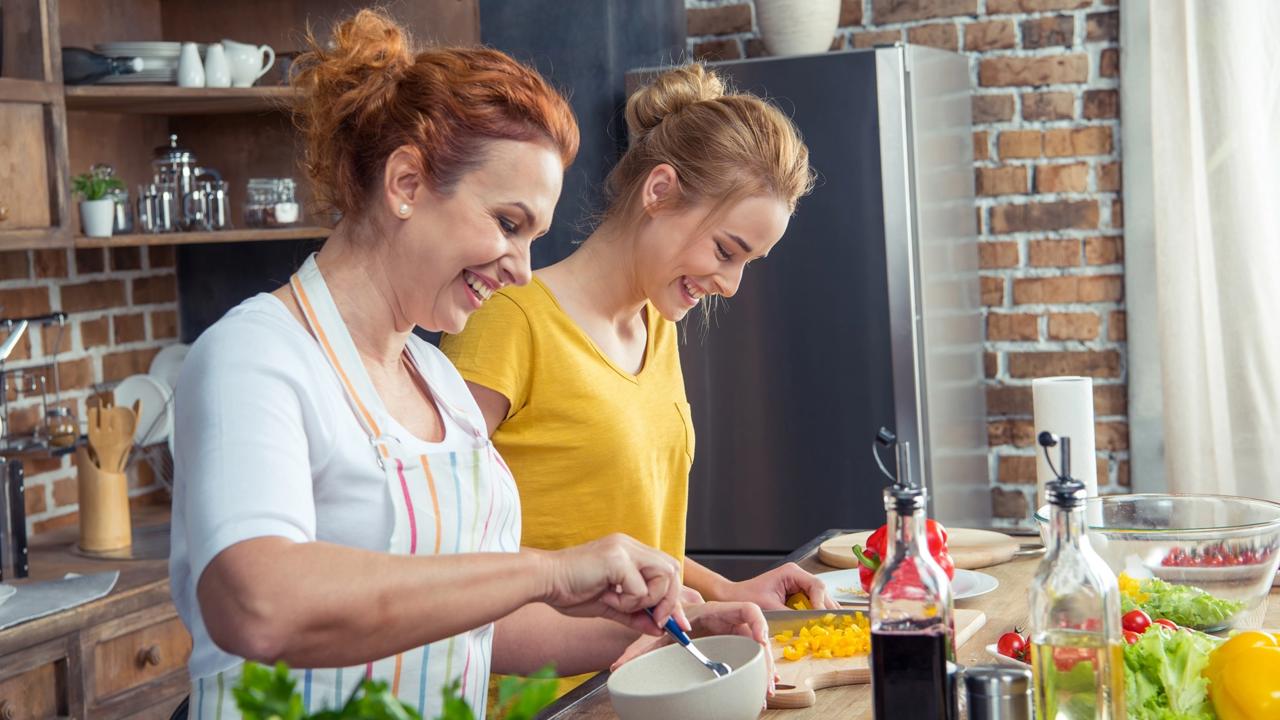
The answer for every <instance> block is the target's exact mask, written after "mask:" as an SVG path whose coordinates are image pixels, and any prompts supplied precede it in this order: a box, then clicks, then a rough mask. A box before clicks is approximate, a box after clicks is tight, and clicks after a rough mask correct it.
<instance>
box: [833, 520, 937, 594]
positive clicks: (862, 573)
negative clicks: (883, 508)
mask: <svg viewBox="0 0 1280 720" xmlns="http://www.w3.org/2000/svg"><path fill="white" fill-rule="evenodd" d="M925 540H926V541H927V543H928V545H929V554H930V555H932V556H933V560H934V562H936V563H938V565H939V566H941V567H942V570H943V572H945V573H946V574H947V579H951V578H953V577H955V574H956V565H955V562H953V561H952V560H951V554H950V553H948V552H947V529H946V528H945V527H943V526H942V523H939V522H937V521H934V520H928V521H926V525H925ZM888 544H889V526H888V525H881V526H880V528H879V529H878V530H876V531H875V532H873V533H871V537H868V538H867V546H866V547H865V548H863V547H862V546H861V545H854V546H853V555H854V557H856V558H857V559H858V579H859V580H860V581H861V582H862V589H863V590H864V591H866V592H871V581H872V579H874V578H875V574H876V570H878V569H879V568H880V563H882V562H884V557H885V552H886V550H887V547H888Z"/></svg>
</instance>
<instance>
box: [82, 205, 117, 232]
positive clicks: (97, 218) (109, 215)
mask: <svg viewBox="0 0 1280 720" xmlns="http://www.w3.org/2000/svg"><path fill="white" fill-rule="evenodd" d="M115 211H116V201H115V200H113V199H111V198H103V199H101V200H81V201H80V225H81V226H83V228H84V234H85V235H87V236H89V237H111V226H112V224H113V223H114V221H115V217H116V212H115Z"/></svg>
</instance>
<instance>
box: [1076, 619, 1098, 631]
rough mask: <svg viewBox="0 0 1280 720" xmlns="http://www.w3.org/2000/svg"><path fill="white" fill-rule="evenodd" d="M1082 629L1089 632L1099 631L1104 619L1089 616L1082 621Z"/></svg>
mask: <svg viewBox="0 0 1280 720" xmlns="http://www.w3.org/2000/svg"><path fill="white" fill-rule="evenodd" d="M1080 629H1081V630H1086V631H1088V632H1098V631H1099V630H1101V629H1102V621H1101V620H1099V619H1098V618H1089V619H1088V620H1085V621H1084V622H1082V623H1080Z"/></svg>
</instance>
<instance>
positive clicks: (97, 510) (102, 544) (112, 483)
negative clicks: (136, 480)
mask: <svg viewBox="0 0 1280 720" xmlns="http://www.w3.org/2000/svg"><path fill="white" fill-rule="evenodd" d="M76 470H77V473H76V479H77V480H78V482H79V486H80V547H81V548H82V549H84V550H89V551H92V552H102V551H105V550H119V549H120V548H125V547H129V545H130V544H132V543H133V525H132V522H131V520H130V518H129V480H128V478H127V477H126V476H125V474H124V473H122V472H107V471H105V470H102V469H101V468H99V467H98V466H96V465H94V464H93V461H92V460H90V459H89V455H88V453H86V452H85V449H84V448H83V447H80V448H77V449H76Z"/></svg>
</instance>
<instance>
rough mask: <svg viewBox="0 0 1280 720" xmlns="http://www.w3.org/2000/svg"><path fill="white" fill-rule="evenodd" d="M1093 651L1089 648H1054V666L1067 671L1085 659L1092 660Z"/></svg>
mask: <svg viewBox="0 0 1280 720" xmlns="http://www.w3.org/2000/svg"><path fill="white" fill-rule="evenodd" d="M1092 659H1093V651H1092V650H1090V649H1089V648H1072V647H1059V648H1054V649H1053V666H1054V667H1056V668H1058V669H1059V670H1061V671H1063V672H1067V671H1068V670H1070V669H1071V668H1073V667H1075V666H1076V665H1077V664H1079V663H1080V662H1081V661H1083V660H1092Z"/></svg>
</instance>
